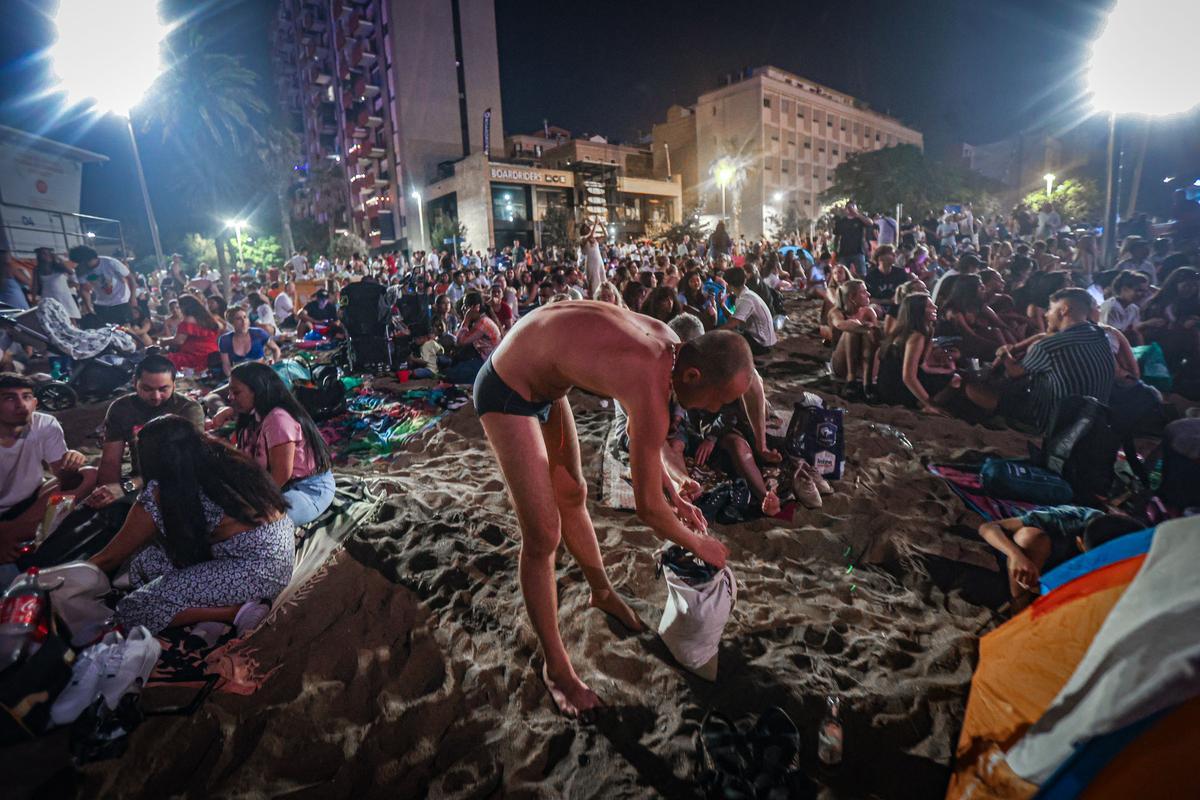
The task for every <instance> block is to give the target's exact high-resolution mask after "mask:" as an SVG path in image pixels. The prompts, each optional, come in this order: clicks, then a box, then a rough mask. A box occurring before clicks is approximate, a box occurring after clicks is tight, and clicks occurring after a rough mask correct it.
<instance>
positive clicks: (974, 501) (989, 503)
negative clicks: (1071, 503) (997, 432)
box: [926, 464, 1039, 522]
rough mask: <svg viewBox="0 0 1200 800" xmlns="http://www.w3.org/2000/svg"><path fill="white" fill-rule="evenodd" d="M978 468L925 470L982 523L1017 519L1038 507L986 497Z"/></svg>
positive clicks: (950, 466) (931, 466)
mask: <svg viewBox="0 0 1200 800" xmlns="http://www.w3.org/2000/svg"><path fill="white" fill-rule="evenodd" d="M980 466H981V465H970V464H929V465H928V466H927V467H926V468H927V469H928V470H929V472H930V473H931V474H933V475H936V476H938V477H939V478H941V479H942V480H944V481H945V482H946V485H947V486H949V487H950V490H951V491H952V492H954V493H955V494H956V495H958V497H959V499H960V500H962V501H963V502H964V503H966V504H967V507H968V508H970V509H971V510H972V511H974V512H975V513H976V514H978V515H979V516H981V517H983V518H984V519H985V520H989V521H992V522H994V521H996V520H999V519H1007V518H1009V517H1016V516H1019V515H1021V514H1024V513H1025V512H1026V511H1032V510H1033V509H1035V508H1038V507H1039V506H1037V505H1036V504H1034V503H1025V502H1022V501H1020V500H1005V499H1002V498H999V497H989V496H988V495H987V494H986V493H985V491H984V489H983V478H982V476H981V475H980V473H979V470H980Z"/></svg>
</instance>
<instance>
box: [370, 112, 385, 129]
mask: <svg viewBox="0 0 1200 800" xmlns="http://www.w3.org/2000/svg"><path fill="white" fill-rule="evenodd" d="M382 124H383V117H380V116H377V115H375V114H369V115H368V116H367V127H368V128H378V127H379V126H380V125H382Z"/></svg>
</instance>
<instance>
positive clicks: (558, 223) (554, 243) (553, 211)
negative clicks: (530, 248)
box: [542, 206, 572, 249]
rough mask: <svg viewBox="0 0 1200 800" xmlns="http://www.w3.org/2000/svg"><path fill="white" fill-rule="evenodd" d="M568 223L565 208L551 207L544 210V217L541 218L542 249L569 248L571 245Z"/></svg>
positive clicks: (568, 219) (568, 217)
mask: <svg viewBox="0 0 1200 800" xmlns="http://www.w3.org/2000/svg"><path fill="white" fill-rule="evenodd" d="M570 222H571V218H570V216H569V215H568V214H567V210H566V209H565V208H562V207H561V206H551V207H550V208H548V209H546V216H544V217H543V218H542V247H558V248H561V249H567V248H569V247H570V246H571V244H572V243H571V241H570Z"/></svg>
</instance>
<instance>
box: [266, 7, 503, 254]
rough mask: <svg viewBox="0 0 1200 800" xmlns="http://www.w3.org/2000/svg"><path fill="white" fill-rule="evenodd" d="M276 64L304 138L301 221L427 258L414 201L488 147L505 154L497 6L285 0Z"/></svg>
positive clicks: (279, 18)
mask: <svg viewBox="0 0 1200 800" xmlns="http://www.w3.org/2000/svg"><path fill="white" fill-rule="evenodd" d="M274 61H275V67H276V76H277V80H278V89H279V95H280V99H281V102H282V104H283V107H284V110H285V112H287V113H288V114H289V116H290V118H291V121H292V124H293V126H294V128H295V129H296V130H297V131H298V132H301V133H302V138H303V150H304V153H303V161H302V163H301V164H299V165H297V173H298V176H299V178H300V182H301V187H300V189H299V191H298V192H297V198H296V204H295V207H294V209H293V211H294V212H295V213H296V214H297V215H298V216H302V217H307V218H310V219H314V220H317V221H319V222H322V223H328V224H329V225H330V227H331V229H332V230H334V231H335V232H338V231H353V232H355V233H357V234H359V235H361V236H363V237H364V238H365V239H366V240H367V241H368V243H369V244H370V245H371V246H372V247H373V248H382V249H405V250H410V249H418V248H420V247H421V244H422V242H423V241H424V240H426V239H427V233H426V235H425V236H423V235H422V234H421V232H420V231H419V230H418V229H419V226H420V225H419V223H420V221H421V220H423V219H424V217H423V216H422V215H421V214H419V213H417V209H415V208H414V207H413V206H412V203H413V202H416V201H415V200H414V197H415V196H423V195H424V190H425V187H426V186H428V185H429V184H430V183H433V182H435V181H436V180H437V179H438V176H439V174H444V173H445V171H446V167H445V166H444V165H445V164H446V163H448V162H452V161H455V160H458V159H462V158H464V157H466V156H469V155H471V154H472V153H477V152H482V151H483V148H484V140H485V138H486V139H487V140H488V146H489V147H490V148H491V149H492V151H493V152H494V153H495V154H496V155H500V154H501V153H502V152H503V146H504V133H503V131H504V123H503V112H502V109H501V104H500V69H499V58H498V56H497V51H496V20H495V8H494V5H493V2H492V0H281V2H280V4H279V11H278V14H277V17H276V26H275V32H274ZM426 221H427V220H426Z"/></svg>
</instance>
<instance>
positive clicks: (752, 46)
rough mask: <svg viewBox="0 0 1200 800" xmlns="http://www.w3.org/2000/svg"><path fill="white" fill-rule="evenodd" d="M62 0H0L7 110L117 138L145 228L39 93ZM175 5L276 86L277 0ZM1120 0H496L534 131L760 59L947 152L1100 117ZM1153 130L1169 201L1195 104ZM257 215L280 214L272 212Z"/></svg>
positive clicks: (162, 193) (510, 83)
mask: <svg viewBox="0 0 1200 800" xmlns="http://www.w3.org/2000/svg"><path fill="white" fill-rule="evenodd" d="M97 1H98V2H99V1H100V0H97ZM52 2H53V0H0V9H2V10H3V11H4V14H3V17H2V18H3V19H4V20H5V22H6V24H5V25H4V27H3V30H0V65H2V66H0V123H2V124H6V125H10V126H13V127H18V128H23V129H26V130H33V131H38V132H42V133H43V134H44V135H48V136H50V137H51V138H55V139H59V140H62V141H67V142H71V143H75V144H78V145H79V146H81V147H86V148H88V149H91V150H96V151H98V152H101V153H103V154H105V155H108V156H109V157H110V158H111V159H112V161H111V162H110V163H109V164H108V165H106V166H104V167H102V168H99V169H95V168H89V170H88V172H87V173H86V174H85V179H84V198H83V210H84V212H86V213H93V214H97V215H101V216H111V217H117V218H120V219H122V220H123V221H124V222H125V223H126V226H127V228H137V227H139V226H140V225H141V220H142V212H141V205H140V199H139V197H138V195H137V188H136V183H135V179H134V175H133V168H132V162H131V158H130V156H129V148H128V142H127V140H126V138H125V135H124V130H123V128H122V127H121V124H120V122H118V121H116V120H113V119H111V118H110V119H106V120H100V121H98V122H96V121H95V120H92V119H89V118H88V117H86V116H83V115H80V114H78V113H75V114H67V115H63V114H62V110H61V107H60V105H59V104H58V103H57V102H56V100H55V99H54V98H52V97H40V98H39V97H38V93H39V92H40V91H42V90H44V89H45V88H47V82H48V75H47V67H46V64H45V61H44V59H41V58H40V57H39V56H40V53H41V51H42V50H43V49H44V48H45V47H46V46H47V45H48V44H49V43H50V42H51V40H52V37H53V29H52V25H51V22H50V19H49V17H48V16H47V15H48V14H50V13H53V10H52V8H51V9H50V10H47V8H48V7H50V6H51V3H52ZM167 5H168V8H170V9H173V10H180V11H184V10H186V11H187V12H188V13H189V14H190V15H191V16H190V17H189V20H190V22H189V24H195V25H200V26H202V28H203V30H204V32H205V33H206V35H207V36H208V37H209V38H210V39H211V40H213V41H215V42H216V43H217V44H218V46H219V47H221V48H222V49H225V50H227V51H230V52H235V53H239V54H242V55H243V56H244V57H245V58H246V61H247V65H248V66H250V67H252V68H254V69H255V70H257V71H259V72H260V73H262V74H263V75H264V78H266V79H265V80H264V82H263V87H264V92H269V91H271V83H270V80H269V70H270V61H269V53H268V48H269V40H268V30H269V26H270V24H271V20H272V17H273V15H274V9H275V7H276V3H275V2H274V1H273V0H209V2H203V3H200V2H194V1H193V2H187V1H186V0H170V2H168V3H167ZM1107 6H1108V1H1107V0H1053V2H1047V1H1046V0H1005V1H1003V2H988V3H963V2H955V1H954V0H941V1H937V0H916V2H910V3H897V2H894V1H893V2H887V3H885V2H878V1H877V0H859V1H858V2H854V3H844V2H820V3H818V2H755V1H754V0H739V1H738V2H726V3H713V2H695V1H693V2H678V1H677V0H654V2H649V3H647V2H644V1H643V2H624V0H609V2H605V3H585V4H579V3H545V2H533V0H497V2H496V17H497V27H498V40H499V51H500V70H501V82H502V86H501V89H502V93H503V98H504V121H505V128H506V132H508V133H514V132H530V131H534V130H537V129H540V128H541V125H542V120H543V118H548V119H549V121H550V122H551V124H556V125H561V126H563V127H565V128H568V129H570V130H572V131H574V132H576V133H581V132H588V133H602V134H605V135H608V136H610V137H614V138H618V139H622V140H633V139H635V138H636V137H637V136H638V135H639V133H648V132H649V130H650V127H651V125H653V123H654V122H656V121H660V120H661V119H663V117H664V115H665V111H666V108H667V106H669V105H670V104H672V103H680V104H690V103H692V102H694V101H695V99H696V97H697V95H698V94H700V93H702V92H704V91H707V90H709V89H712V88H714V87H716V86H717V85H718V81H719V78H720V76H721V74H722V73H726V72H731V71H737V70H740V69H743V68H746V67H754V66H759V65H762V64H774V65H776V66H779V67H782V68H784V69H788V70H791V71H793V72H796V73H797V74H800V75H803V76H805V77H807V78H809V79H811V80H814V81H817V82H818V83H823V84H826V85H828V86H829V87H831V88H833V89H836V90H839V91H844V92H848V93H850V94H852V95H855V96H856V97H859V98H861V99H863V100H866V101H867V102H868V103H869V104H870V105H871V106H872V107H873V108H875V109H877V110H880V111H885V112H887V113H890V114H892V115H894V116H897V117H899V118H900V119H901V120H903V121H904V122H905V123H907V124H909V125H911V126H913V127H915V128H917V129H918V130H921V131H922V132H923V133H924V134H925V140H926V149H927V150H928V151H929V152H931V153H934V154H943V153H947V152H951V151H952V150H953V149H954V147H955V144H956V143H959V142H963V141H967V142H973V143H984V142H988V141H994V140H996V139H999V138H1003V137H1005V136H1008V135H1011V134H1013V133H1017V132H1019V131H1021V130H1025V129H1029V128H1031V127H1034V126H1037V125H1044V124H1049V125H1051V126H1053V127H1055V128H1058V129H1068V128H1071V127H1074V126H1077V125H1084V126H1091V127H1092V128H1096V127H1097V122H1096V121H1095V120H1092V121H1091V122H1089V121H1088V116H1089V115H1088V114H1087V111H1086V109H1085V108H1084V107H1083V105H1082V104H1081V102H1080V94H1081V92H1082V89H1083V80H1084V79H1083V67H1084V65H1085V64H1086V61H1087V56H1088V43H1089V41H1090V40H1091V39H1092V38H1093V37H1094V36H1095V35H1096V33H1097V32H1098V31H1099V28H1100V24H1101V20H1102V14H1103V11H1104V10H1105V8H1106V7H1107ZM96 46H97V47H98V48H111V47H118V48H119V46H120V45H119V42H107V41H97V43H96ZM1142 46H1152V45H1148V44H1147V45H1142ZM1134 51H1136V46H1135V47H1134ZM468 57H469V54H468ZM135 119H136V112H135ZM1098 127H1099V129H1100V130H1102V125H1099V126H1098ZM1151 130H1152V133H1151V139H1150V149H1149V152H1150V155H1149V157H1148V159H1147V164H1146V170H1145V176H1144V181H1143V190H1142V191H1143V198H1144V199H1145V200H1146V203H1145V205H1147V207H1148V208H1149V210H1155V209H1163V210H1165V207H1166V202H1167V197H1166V192H1165V191H1164V190H1163V188H1162V184H1161V180H1162V177H1163V176H1164V175H1168V174H1180V173H1188V172H1192V173H1194V172H1197V171H1200V113H1197V112H1193V113H1192V114H1190V115H1188V116H1186V117H1181V118H1172V119H1169V120H1162V121H1156V122H1155V123H1154V125H1153V126H1152V129H1151ZM140 144H141V147H142V150H143V156H144V159H145V162H146V170H147V174H148V178H149V181H150V183H151V191H152V193H153V195H154V200H155V205H156V210H157V212H158V214H159V217H160V226H161V227H162V228H163V233H164V237H165V238H167V239H170V238H171V236H172V235H173V234H176V233H182V232H183V230H185V229H187V227H188V226H187V223H188V220H186V219H185V218H183V217H182V215H181V213H180V212H179V210H178V209H177V208H175V207H174V205H173V204H172V202H171V197H170V195H169V192H168V191H167V188H166V187H165V186H161V185H160V184H162V183H165V181H161V180H160V181H156V173H157V174H159V175H161V166H162V159H163V158H164V157H165V156H164V155H163V154H162V152H161V148H160V147H159V144H158V142H157V140H156V138H155V137H153V136H145V137H143V138H142V140H141V142H140ZM256 202H258V199H257V198H247V204H246V206H245V208H244V209H230V212H231V213H253V210H254V208H255V205H256ZM259 216H260V217H261V218H262V221H263V223H264V224H269V222H270V214H269V213H262V214H260V215H259Z"/></svg>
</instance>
